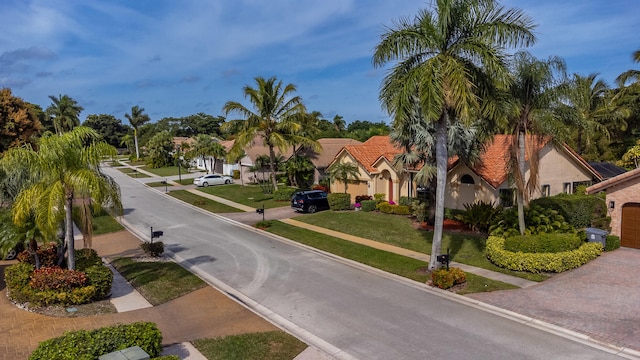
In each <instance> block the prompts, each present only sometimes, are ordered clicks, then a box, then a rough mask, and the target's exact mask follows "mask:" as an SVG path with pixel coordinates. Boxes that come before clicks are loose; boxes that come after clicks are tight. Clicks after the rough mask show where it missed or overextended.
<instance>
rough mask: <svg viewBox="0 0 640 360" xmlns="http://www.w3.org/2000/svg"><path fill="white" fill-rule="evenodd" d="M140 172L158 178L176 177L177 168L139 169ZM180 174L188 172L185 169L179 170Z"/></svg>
mask: <svg viewBox="0 0 640 360" xmlns="http://www.w3.org/2000/svg"><path fill="white" fill-rule="evenodd" d="M140 169H141V170H144V171H148V172H150V173H152V174H156V175H158V176H173V175H176V176H177V175H178V167H177V166H167V167H163V168H157V169H152V168H150V167H148V166H142V167H140ZM181 173H182V174H183V175H184V174H188V173H189V172H188V171H187V170H186V169H185V168H181Z"/></svg>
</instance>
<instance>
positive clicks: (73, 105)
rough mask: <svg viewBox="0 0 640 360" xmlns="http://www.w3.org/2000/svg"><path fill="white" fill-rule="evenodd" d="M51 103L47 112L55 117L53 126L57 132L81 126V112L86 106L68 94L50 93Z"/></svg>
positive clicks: (60, 132)
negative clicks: (55, 94)
mask: <svg viewBox="0 0 640 360" xmlns="http://www.w3.org/2000/svg"><path fill="white" fill-rule="evenodd" d="M49 99H51V105H49V107H48V108H47V110H45V112H46V114H47V115H48V116H49V117H51V118H52V119H53V127H54V129H55V130H56V133H58V134H62V133H63V132H67V131H71V129H73V128H74V127H76V126H80V113H81V112H82V110H84V108H83V107H82V106H80V105H78V102H77V101H75V100H73V99H72V98H70V97H69V96H68V95H58V97H55V96H53V95H49Z"/></svg>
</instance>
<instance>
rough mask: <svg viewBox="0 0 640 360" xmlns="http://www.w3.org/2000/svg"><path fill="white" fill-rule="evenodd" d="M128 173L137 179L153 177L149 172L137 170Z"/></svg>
mask: <svg viewBox="0 0 640 360" xmlns="http://www.w3.org/2000/svg"><path fill="white" fill-rule="evenodd" d="M127 175H129V176H131V177H132V178H136V179H137V178H148V177H151V176H149V175H147V174H142V173H139V172H137V171H136V172H130V173H127Z"/></svg>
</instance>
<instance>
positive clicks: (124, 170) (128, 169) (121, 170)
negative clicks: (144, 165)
mask: <svg viewBox="0 0 640 360" xmlns="http://www.w3.org/2000/svg"><path fill="white" fill-rule="evenodd" d="M118 170H120V172H122V173H125V174H131V173H133V172H134V170H135V169H133V168H130V167H121V168H118Z"/></svg>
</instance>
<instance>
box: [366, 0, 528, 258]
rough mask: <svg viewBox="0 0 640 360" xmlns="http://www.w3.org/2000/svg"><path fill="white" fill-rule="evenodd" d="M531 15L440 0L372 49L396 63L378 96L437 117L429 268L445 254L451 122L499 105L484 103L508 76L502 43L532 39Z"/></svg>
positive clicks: (394, 107)
mask: <svg viewBox="0 0 640 360" xmlns="http://www.w3.org/2000/svg"><path fill="white" fill-rule="evenodd" d="M533 28H534V26H533V22H532V21H531V19H529V18H528V17H527V16H525V15H524V14H523V13H522V12H521V11H520V10H516V9H505V8H503V7H502V6H500V5H499V4H498V3H497V1H493V0H435V1H433V3H432V6H431V8H430V9H424V10H420V11H419V13H418V15H416V16H415V18H414V19H413V20H411V19H409V18H402V19H400V20H399V21H398V22H397V23H396V24H395V27H394V28H389V29H388V30H387V31H386V32H385V33H384V34H383V35H382V36H381V41H380V43H379V44H378V46H377V47H376V49H375V52H374V56H373V64H374V66H376V67H382V66H384V65H386V64H387V63H388V62H390V61H397V63H396V64H395V65H394V66H393V68H392V69H391V71H390V72H389V74H388V75H387V76H386V77H385V79H384V80H383V83H382V86H381V90H380V99H381V101H382V104H383V107H385V108H386V109H387V111H388V112H389V113H390V114H395V113H396V112H398V111H401V110H402V109H403V108H410V107H411V105H412V103H413V102H414V100H413V99H414V96H415V95H416V90H417V96H418V99H419V102H420V106H421V108H422V112H423V114H424V118H425V119H426V120H427V121H434V122H436V134H435V138H436V146H435V148H436V175H437V176H436V216H435V224H434V235H433V246H432V250H431V254H433V255H434V256H432V257H431V259H430V261H429V269H431V270H433V269H435V268H436V257H435V255H437V254H439V253H440V248H441V243H442V224H443V220H444V197H445V186H446V178H447V159H448V151H447V127H448V124H449V123H455V122H456V121H464V122H470V121H472V120H473V119H472V118H471V117H472V115H474V114H478V113H480V110H481V109H482V110H483V111H484V112H485V113H486V114H489V112H490V110H494V109H493V108H492V107H491V106H488V105H490V104H482V100H483V99H486V98H487V97H488V96H489V95H490V94H492V93H494V92H495V91H494V89H493V88H494V86H502V87H504V86H505V85H506V84H507V83H508V80H509V76H508V71H507V66H506V62H505V54H504V49H505V48H507V47H509V46H519V45H529V44H532V43H533V42H534V41H535V36H534V34H533V33H532V30H533Z"/></svg>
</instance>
